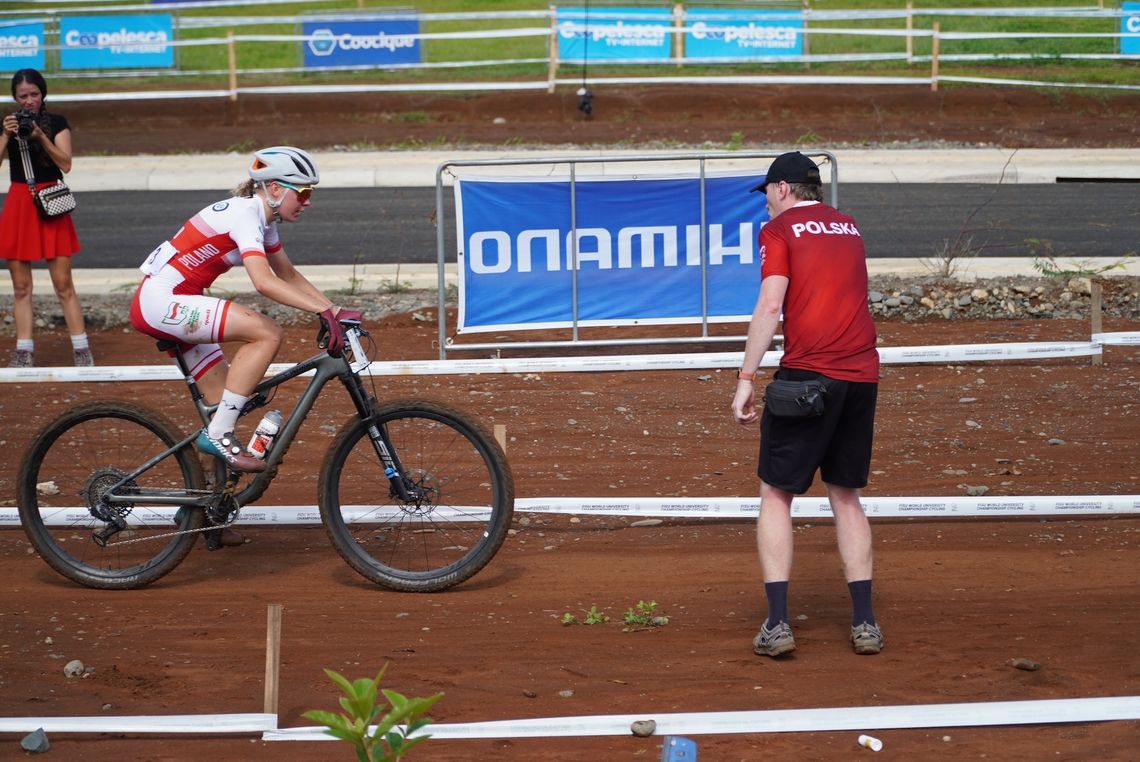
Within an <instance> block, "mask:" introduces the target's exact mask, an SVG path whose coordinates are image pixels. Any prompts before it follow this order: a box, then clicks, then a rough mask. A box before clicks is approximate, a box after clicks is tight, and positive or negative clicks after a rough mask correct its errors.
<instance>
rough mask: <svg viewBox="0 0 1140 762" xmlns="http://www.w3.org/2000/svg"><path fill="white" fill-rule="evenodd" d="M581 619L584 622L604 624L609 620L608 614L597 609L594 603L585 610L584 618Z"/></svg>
mask: <svg viewBox="0 0 1140 762" xmlns="http://www.w3.org/2000/svg"><path fill="white" fill-rule="evenodd" d="M583 621H584V622H585V623H586V624H605V623H606V622H608V621H610V616H609V614H606V613H605V612H603V611H598V605H597V604H594V605H592V606H590V609H589V611H587V612H586V618H585V619H584V620H583Z"/></svg>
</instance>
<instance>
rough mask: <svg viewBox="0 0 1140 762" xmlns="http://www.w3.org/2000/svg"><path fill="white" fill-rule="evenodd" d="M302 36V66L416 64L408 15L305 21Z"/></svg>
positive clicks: (415, 25) (415, 22) (415, 24)
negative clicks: (303, 38) (303, 61)
mask: <svg viewBox="0 0 1140 762" xmlns="http://www.w3.org/2000/svg"><path fill="white" fill-rule="evenodd" d="M301 28H302V32H301V33H302V34H304V35H305V36H306V37H311V39H309V40H307V41H306V42H305V43H304V50H305V66H306V67H307V68H310V69H320V68H327V67H330V66H392V65H395V64H415V63H419V62H420V41H419V38H417V37H415V36H414V35H417V34H419V32H420V22H419V19H418V18H415V17H409V16H367V17H359V16H354V17H352V19H351V20H349V19H346V18H344V17H340V18H336V19H329V18H326V19H315V20H306V21H305V22H304V24H302V27H301Z"/></svg>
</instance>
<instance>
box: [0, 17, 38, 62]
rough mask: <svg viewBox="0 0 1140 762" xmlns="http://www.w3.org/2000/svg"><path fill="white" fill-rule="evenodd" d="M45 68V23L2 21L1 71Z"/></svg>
mask: <svg viewBox="0 0 1140 762" xmlns="http://www.w3.org/2000/svg"><path fill="white" fill-rule="evenodd" d="M43 68H44V25H43V23H42V22H39V21H24V20H19V21H5V22H3V23H0V71H16V70H17V69H43Z"/></svg>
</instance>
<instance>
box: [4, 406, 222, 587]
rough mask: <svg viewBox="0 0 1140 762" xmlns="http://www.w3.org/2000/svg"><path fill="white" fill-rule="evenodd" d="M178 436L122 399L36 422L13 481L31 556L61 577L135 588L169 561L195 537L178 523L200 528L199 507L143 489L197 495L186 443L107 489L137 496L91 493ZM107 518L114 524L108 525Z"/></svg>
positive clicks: (197, 476) (199, 483) (195, 470)
mask: <svg viewBox="0 0 1140 762" xmlns="http://www.w3.org/2000/svg"><path fill="white" fill-rule="evenodd" d="M181 439H182V434H180V433H179V431H178V429H177V427H176V426H174V424H172V423H171V422H170V421H168V420H167V419H166V418H164V417H162V416H161V415H159V414H158V413H155V412H154V411H151V410H147V409H146V408H142V407H138V406H135V405H131V404H129V403H123V402H93V403H89V404H85V405H80V406H78V407H76V408H73V409H72V410H69V411H67V412H66V413H64V414H63V415H61V416H59V417H58V418H56V419H55V420H53V421H52V422H50V423H49V424H48V425H47V426H45V427H44V428H43V429H42V430H41V431H40V432H39V434H37V435H36V437H35V439H33V440H32V444H31V446H30V447H29V448H28V451H27V453H26V454H25V455H24V459H23V462H22V463H21V465H20V471H19V476H18V481H17V489H18V495H19V511H20V521H21V522H22V523H23V526H24V532H25V533H26V534H27V536H28V539H29V540H30V541H31V543H32V545H33V546H34V547H35V549H36V551H37V552H39V554H40V557H41V558H43V560H44V561H46V562H47V564H48V565H49V566H51V568H53V569H55V570H56V571H57V572H59V573H60V574H62V575H63V576H65V577H67V578H68V579H70V580H73V581H75V582H78V583H79V584H81V585H86V586H87V587H94V588H103V589H125V588H136V587H142V586H144V585H148V584H150V583H151V582H154V581H155V580H157V579H159V578H160V577H162V576H163V575H165V574H167V573H168V572H169V571H170V570H171V569H173V568H174V567H176V566H177V565H178V564H179V563H180V562H181V561H182V559H184V558H185V557H186V554H187V553H189V552H190V549H191V548H192V547H193V545H194V542H195V540H197V539H198V532H197V531H187V530H198V529H200V528H201V527H202V524H203V520H204V512H203V511H202V510H201V509H200V508H197V509H187V510H179V507H178V506H177V505H155V504H153V503H151V504H148V502H147V498H146V496H145V493H147V492H150V493H152V494H153V493H156V492H162V493H164V494H167V495H170V494H175V495H182V494H189V493H188V492H187V491H188V490H193V491H197V492H199V494H200V493H201V491H202V490H204V489H205V478H204V475H203V472H202V466H201V464H200V463H199V462H198V459H197V456H196V455H195V453H194V451H193V449H192V448H189V447H184V448H182V449H181V450H178V451H177V452H175V453H173V454H171V455H169V456H168V457H166V458H164V459H163V460H161V461H159V462H158V463H157V464H155V465H154V466H153V467H152V468H150V469H148V470H147V471H145V472H143V473H141V474H139V475H138V476H136V477H135V478H133V479H131V480H129V481H127V482H126V483H125V484H123V486H121V487H120V488H119V489H118V490H117V491H118V493H119V494H129V493H132V492H133V493H135V494H138V495H139V497H138V499H137V500H134V501H132V502H130V503H117V504H107V503H104V502H102V501H101V499H100V498H101V497H102V496H103V495H104V494H105V493H106V492H107V490H108V489H110V488H111V487H112V486H113V485H115V484H116V483H117V482H119V481H121V480H122V479H123V477H125V476H126V475H127V474H129V473H130V472H131V471H133V470H134V469H136V468H137V467H138V466H139V464H140V463H142V462H143V461H145V460H146V459H148V458H150V457H152V456H155V455H158V454H159V453H160V452H162V451H163V450H165V449H167V448H168V447H171V446H172V445H174V444H176V443H177V442H179V441H180V440H181ZM116 519H117V520H118V525H119V526H122V527H123V528H122V529H120V530H119V531H116V532H113V533H111V531H110V530H111V528H112V527H115V526H116ZM179 532H185V534H180V533H179ZM100 533H104V536H100Z"/></svg>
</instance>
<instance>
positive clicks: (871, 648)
mask: <svg viewBox="0 0 1140 762" xmlns="http://www.w3.org/2000/svg"><path fill="white" fill-rule="evenodd" d="M851 645H853V646H854V647H855V653H857V654H864V655H870V654H877V653H878V652H879V651H882V650H883V631H882V630H880V629H879V625H877V624H868V623H867V622H863V623H862V624H857V625H855V626H854V627H852V628H851Z"/></svg>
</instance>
